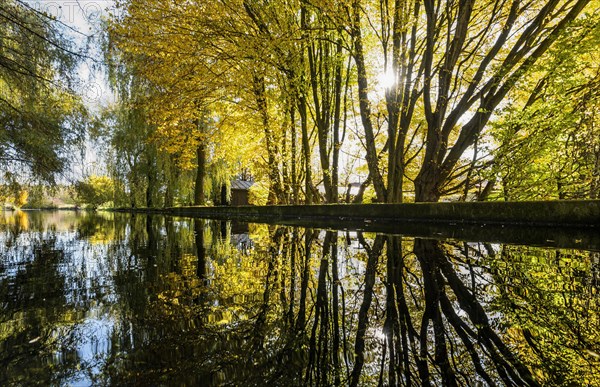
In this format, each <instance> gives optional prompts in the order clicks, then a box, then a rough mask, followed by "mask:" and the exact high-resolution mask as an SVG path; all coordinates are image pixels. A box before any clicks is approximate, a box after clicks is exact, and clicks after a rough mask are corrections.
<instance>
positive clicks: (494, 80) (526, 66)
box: [350, 0, 589, 202]
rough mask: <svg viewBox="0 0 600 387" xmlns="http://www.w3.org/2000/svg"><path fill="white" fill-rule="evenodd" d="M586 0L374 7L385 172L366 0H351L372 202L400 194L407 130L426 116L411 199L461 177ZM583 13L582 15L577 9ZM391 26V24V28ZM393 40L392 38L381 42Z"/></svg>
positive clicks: (434, 195)
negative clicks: (383, 91)
mask: <svg viewBox="0 0 600 387" xmlns="http://www.w3.org/2000/svg"><path fill="white" fill-rule="evenodd" d="M588 3H589V0H567V1H561V0H548V1H539V2H521V1H519V0H514V1H510V0H507V1H499V2H498V1H474V0H467V1H446V2H436V1H433V0H426V1H423V2H420V1H407V2H405V1H395V2H390V3H389V4H388V3H387V2H386V3H385V8H383V9H382V11H381V20H382V24H383V26H384V29H383V31H384V32H385V33H386V34H385V35H384V34H383V33H382V36H383V38H382V41H383V42H384V45H383V48H384V55H383V58H384V59H385V60H386V64H387V65H388V66H389V71H390V72H391V73H392V74H393V75H394V77H395V83H394V85H393V86H392V87H391V88H390V89H389V90H388V92H387V95H386V97H387V98H386V102H387V107H388V113H389V117H388V126H389V127H388V138H387V144H386V145H387V146H386V147H385V149H383V150H385V151H387V152H388V161H387V167H388V181H387V184H386V181H385V180H384V173H382V171H381V169H380V167H379V157H380V151H381V149H377V147H376V143H375V134H374V129H373V127H374V125H373V123H372V113H371V102H370V100H369V95H368V92H369V78H368V76H367V74H368V72H367V68H366V64H365V63H366V62H365V55H366V54H365V48H364V46H365V45H364V35H365V34H366V33H367V32H366V31H368V28H367V27H366V26H365V24H366V23H365V22H364V20H363V19H364V18H365V12H367V11H366V10H367V9H372V8H367V5H368V4H366V2H365V1H362V0H353V1H352V7H351V12H350V13H351V17H352V34H353V36H354V47H355V50H354V57H355V60H356V65H357V69H358V85H359V94H360V108H361V117H362V122H363V125H364V130H365V140H366V148H367V162H368V165H369V170H370V173H371V176H372V178H373V183H374V188H375V191H376V194H377V198H378V199H379V200H380V201H388V202H397V201H400V200H401V197H402V187H403V184H402V179H403V175H404V173H403V167H404V165H405V162H406V159H405V158H406V156H405V153H406V141H407V138H408V136H407V133H408V132H409V130H411V128H412V130H414V127H415V126H416V125H418V124H419V122H418V121H419V120H418V118H419V117H420V115H421V114H422V117H423V118H424V128H423V130H424V138H425V144H424V152H423V154H422V155H421V156H420V157H419V163H420V166H419V171H418V174H417V175H416V177H415V178H414V187H415V200H416V201H437V200H439V199H440V197H441V196H442V195H444V194H446V193H447V191H448V189H449V188H451V187H450V185H451V183H453V182H455V181H456V180H457V179H460V178H461V177H462V176H464V174H465V171H466V170H467V169H468V168H465V166H464V163H463V161H462V157H463V156H464V155H465V152H466V151H467V150H468V149H469V148H470V147H471V146H473V144H474V143H475V142H476V141H477V139H478V138H480V136H481V135H482V132H483V130H484V128H485V127H486V125H487V124H488V122H489V121H490V118H491V117H492V116H493V114H494V112H495V111H496V109H497V108H498V106H500V105H501V104H502V103H503V102H505V101H506V97H507V95H508V93H509V92H510V91H511V90H512V89H513V88H514V87H515V85H516V83H517V82H518V81H519V80H520V79H522V78H523V76H524V75H525V74H527V73H528V72H529V71H530V70H531V68H532V66H533V65H534V64H535V63H536V62H537V61H538V60H539V59H540V58H541V57H542V55H543V54H544V53H545V52H546V51H547V50H548V49H549V48H550V47H551V45H552V44H553V43H554V42H555V41H556V39H557V38H558V37H559V36H560V34H561V33H562V32H563V31H564V30H565V28H566V27H567V26H568V25H569V23H571V22H573V21H574V20H575V19H576V18H577V17H578V16H579V15H580V14H581V13H582V11H583V10H584V8H585V7H586V5H587V4H588ZM584 17H585V16H584ZM390 26H391V27H390ZM386 42H391V44H389V43H386Z"/></svg>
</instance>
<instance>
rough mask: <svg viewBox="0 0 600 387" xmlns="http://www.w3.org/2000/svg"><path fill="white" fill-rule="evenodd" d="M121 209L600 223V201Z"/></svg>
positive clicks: (295, 217)
mask: <svg viewBox="0 0 600 387" xmlns="http://www.w3.org/2000/svg"><path fill="white" fill-rule="evenodd" d="M114 211H119V212H141V213H159V214H165V215H174V216H186V217H199V218H216V219H236V220H247V221H261V220H263V221H271V222H273V221H285V222H288V221H311V220H315V221H328V222H337V221H348V222H350V223H356V222H361V223H367V224H368V223H372V222H377V223H390V222H393V223H396V222H414V223H437V224H449V225H453V224H491V225H525V226H535V225H539V226H559V227H598V226H600V200H568V201H529V202H443V203H402V204H325V205H277V206H217V207H207V206H190V207H171V208H164V209H157V208H137V209H132V208H117V209H114Z"/></svg>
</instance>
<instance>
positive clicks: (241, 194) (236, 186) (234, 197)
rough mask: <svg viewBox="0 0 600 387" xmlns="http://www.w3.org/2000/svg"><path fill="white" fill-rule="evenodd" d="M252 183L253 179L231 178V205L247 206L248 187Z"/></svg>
mask: <svg viewBox="0 0 600 387" xmlns="http://www.w3.org/2000/svg"><path fill="white" fill-rule="evenodd" d="M252 185H254V182H253V181H247V180H239V179H236V180H233V181H232V182H231V201H230V205H232V206H247V205H248V204H250V203H249V201H248V197H249V192H250V187H252Z"/></svg>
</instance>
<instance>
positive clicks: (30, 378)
mask: <svg viewBox="0 0 600 387" xmlns="http://www.w3.org/2000/svg"><path fill="white" fill-rule="evenodd" d="M307 226H309V225H306V224H303V227H300V226H294V225H276V224H258V223H254V224H252V223H251V224H247V223H238V222H231V221H219V220H204V219H191V218H183V217H179V218H178V217H166V216H161V215H143V214H123V213H104V212H100V213H93V212H69V211H54V212H44V211H30V212H20V211H17V212H4V213H0V302H1V308H0V385H2V386H11V385H33V384H39V385H70V386H85V385H144V386H145V385H232V386H235V385H272V386H292V385H409V386H410V385H427V384H428V383H429V384H431V385H470V386H480V385H517V386H521V385H552V386H555V385H565V386H567V385H569V386H574V385H590V386H596V385H600V382H599V381H600V305H599V302H598V300H599V298H598V297H599V295H598V291H599V290H600V276H599V275H600V253H599V252H598V245H597V244H596V243H586V241H587V240H588V239H587V238H586V237H585V236H584V237H579V236H577V235H578V234H577V233H573V232H572V230H565V232H564V235H566V236H565V237H564V240H566V241H567V243H564V244H561V245H560V246H552V243H553V241H555V240H560V239H561V235H562V234H561V232H560V230H558V231H557V230H554V231H553V232H554V234H553V236H552V237H551V238H550V237H548V238H547V239H544V238H542V239H544V240H543V241H542V242H547V243H540V236H539V232H537V233H536V232H532V233H531V234H532V236H535V238H536V239H535V240H532V241H531V242H530V243H527V231H523V230H522V232H521V233H520V234H519V237H518V238H516V239H515V238H513V239H510V238H509V240H508V243H501V242H497V241H494V240H493V238H491V239H492V240H490V238H489V237H488V238H482V240H481V241H478V240H473V239H472V238H471V239H469V238H455V237H454V238H449V239H445V237H444V235H453V233H452V232H448V233H444V232H436V233H435V235H430V236H427V235H421V234H422V232H421V233H420V234H419V236H418V237H414V236H408V235H409V234H410V233H396V232H393V229H389V227H388V229H389V230H388V231H387V233H386V232H377V231H376V230H368V229H365V230H360V228H359V229H352V230H350V229H344V224H340V225H339V228H340V229H339V230H334V229H333V228H331V227H328V228H320V227H319V225H317V224H315V225H313V226H310V227H307ZM455 227H458V226H455ZM515 241H517V242H515Z"/></svg>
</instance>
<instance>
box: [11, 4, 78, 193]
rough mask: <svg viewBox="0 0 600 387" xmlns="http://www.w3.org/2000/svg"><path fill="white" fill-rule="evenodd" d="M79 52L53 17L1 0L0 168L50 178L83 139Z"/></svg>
mask: <svg viewBox="0 0 600 387" xmlns="http://www.w3.org/2000/svg"><path fill="white" fill-rule="evenodd" d="M80 58H81V55H80V54H79V53H78V52H76V48H75V47H74V45H73V44H72V42H71V41H70V40H69V37H68V36H67V35H66V34H64V33H63V31H62V30H61V28H60V25H59V24H58V22H56V21H55V20H53V19H51V18H49V17H48V16H46V15H45V14H42V13H40V12H38V11H36V10H34V9H33V8H31V7H30V6H28V5H27V4H26V3H24V2H21V1H14V0H7V1H3V2H2V3H1V4H0V168H1V170H2V171H3V172H4V176H3V177H2V178H3V179H4V180H5V181H10V180H17V178H18V177H21V178H22V177H25V176H27V175H29V176H30V177H37V178H42V179H43V180H45V181H47V182H51V183H52V182H54V177H55V175H56V173H59V172H63V171H64V170H65V169H66V168H67V167H68V160H67V150H68V149H69V147H70V146H71V145H74V144H76V143H80V142H82V138H83V132H84V129H85V125H86V123H87V122H88V119H87V112H86V110H85V108H84V106H83V103H82V101H81V98H79V97H78V96H76V95H75V93H74V91H73V85H74V83H75V80H76V79H75V77H74V76H73V74H75V72H74V71H73V70H74V68H75V65H76V63H77V61H78V59H80Z"/></svg>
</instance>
